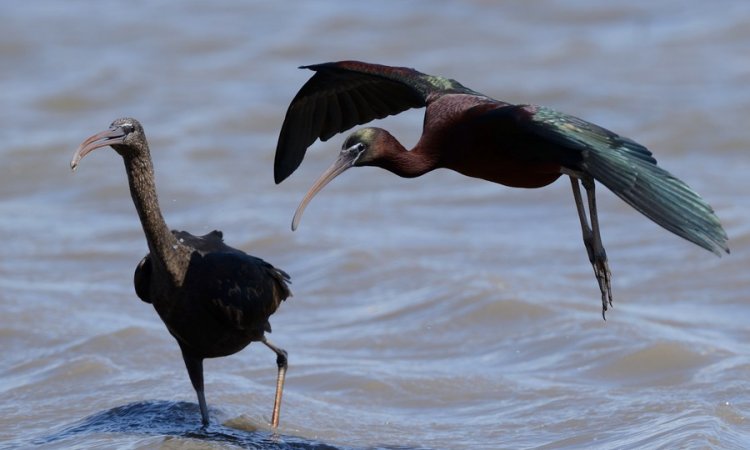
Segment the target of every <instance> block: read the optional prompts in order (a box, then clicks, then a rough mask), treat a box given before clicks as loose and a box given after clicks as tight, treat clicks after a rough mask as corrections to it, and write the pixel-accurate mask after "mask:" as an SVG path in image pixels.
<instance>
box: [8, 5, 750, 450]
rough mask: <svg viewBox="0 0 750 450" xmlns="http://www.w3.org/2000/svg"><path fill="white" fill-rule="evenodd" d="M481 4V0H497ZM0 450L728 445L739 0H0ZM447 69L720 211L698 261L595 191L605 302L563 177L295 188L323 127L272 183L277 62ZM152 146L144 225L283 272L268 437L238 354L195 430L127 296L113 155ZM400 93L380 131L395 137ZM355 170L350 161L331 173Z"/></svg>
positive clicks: (346, 178) (150, 318)
mask: <svg viewBox="0 0 750 450" xmlns="http://www.w3.org/2000/svg"><path fill="white" fill-rule="evenodd" d="M496 3H500V4H496ZM0 17H2V19H0V22H2V26H1V27H0V30H1V31H0V36H1V37H2V39H0V57H1V58H2V61H3V63H2V67H1V68H0V99H1V101H0V123H2V126H0V158H2V161H3V164H2V165H0V233H2V236H3V237H4V239H3V245H2V246H0V308H1V310H2V314H1V315H0V339H1V342H2V348H3V351H2V352H0V392H1V393H2V394H1V395H2V399H3V400H2V402H0V447H8V448H15V447H18V448H27V447H32V448H44V449H56V448H65V449H69V448H87V449H88V448H134V449H135V448H139V449H140V448H164V449H172V448H237V447H245V448H375V447H384V448H451V449H469V448H471V449H478V448H488V449H495V448H509V449H510V448H513V449H515V448H540V449H552V448H555V449H558V448H571V449H572V448H607V449H630V448H639V449H641V448H653V449H656V448H738V449H739V448H748V447H750V423H749V422H750V419H749V418H748V416H749V415H750V395H749V394H748V386H747V380H748V379H750V346H749V345H748V342H750V329H749V328H748V326H747V318H748V317H749V316H748V314H749V313H750V306H749V305H748V297H749V296H750V282H749V281H748V275H747V270H748V269H747V268H748V267H749V266H750V253H749V252H748V250H749V249H750V208H748V202H747V193H748V192H750V178H749V177H748V176H747V173H748V170H750V158H748V156H747V149H748V148H749V147H750V135H748V132H747V124H748V122H749V119H750V114H749V113H748V111H750V109H748V107H747V105H748V104H750V90H748V89H747V86H748V84H749V83H750V62H748V61H750V60H748V58H747V56H748V54H747V48H748V42H750V27H747V24H748V23H750V3H748V2H745V1H740V0H738V1H716V2H711V3H700V2H690V3H685V2H677V1H664V2H659V3H654V2H647V1H640V0H638V1H633V2H629V3H627V4H621V5H615V4H606V5H604V4H603V3H601V2H594V1H576V2H556V1H544V2H533V3H532V2H518V3H508V2H487V1H473V2H461V3H460V4H459V3H455V4H438V3H436V2H431V1H427V0H424V1H409V2H393V3H392V4H384V5H379V6H377V7H374V6H370V5H369V4H366V3H357V2H350V3H345V2H330V1H328V2H325V1H324V2H306V3H298V4H295V5H294V7H292V6H290V5H288V4H286V3H283V2H245V3H242V4H236V3H234V2H226V1H225V2H221V1H219V2H210V3H206V2H197V1H186V2H180V3H178V4H173V3H163V2H138V1H135V2H127V3H123V2H106V1H105V2H96V3H91V2H65V3H60V2H51V1H38V2H33V3H31V2H25V3H24V4H23V5H22V4H21V3H18V2H5V3H2V4H0ZM339 59H360V60H365V61H371V62H380V63H384V64H391V65H405V66H411V67H415V68H417V69H419V70H421V71H423V72H427V73H433V74H439V75H444V76H448V77H451V78H455V79H457V80H459V81H461V82H462V83H463V84H465V85H466V86H469V87H471V88H473V89H475V90H478V91H480V92H483V93H486V94H487V95H490V96H493V97H496V98H500V99H503V100H507V101H511V102H527V103H537V104H544V105H548V106H552V107H554V108H556V109H559V110H563V111H566V112H569V113H572V114H575V115H577V116H580V117H584V118H586V119H589V120H591V121H594V122H596V123H599V124H601V125H604V126H606V127H607V128H610V129H613V130H615V131H617V132H619V133H621V134H624V135H626V136H630V137H632V138H634V139H636V140H638V141H639V142H641V143H643V144H645V145H647V146H648V147H649V148H650V149H652V150H653V151H654V153H655V155H656V157H657V158H658V159H659V161H660V164H661V165H663V166H664V167H665V168H667V169H668V170H670V171H671V172H673V173H674V174H675V175H677V176H679V177H681V178H683V179H685V180H686V181H687V182H688V183H689V184H690V185H691V186H692V187H693V188H695V189H696V190H697V191H698V192H700V193H701V194H702V195H703V196H704V197H705V198H706V199H707V200H708V201H709V202H710V203H711V204H712V205H713V207H714V208H715V209H716V211H717V214H718V215H719V217H720V218H721V219H722V222H723V224H724V226H725V228H726V229H727V232H728V234H729V236H730V242H729V243H730V247H731V249H732V254H731V255H729V256H727V257H723V258H716V257H715V256H713V255H711V254H710V253H708V252H705V251H704V250H702V249H700V248H698V247H696V246H693V245H692V244H689V243H687V242H684V241H682V240H680V239H679V238H676V237H674V236H672V235H670V234H669V233H668V232H666V231H664V230H662V229H660V228H659V227H657V226H655V225H653V224H652V223H650V222H649V221H648V220H647V219H645V218H644V217H642V216H641V215H640V214H638V213H637V212H635V211H633V210H632V209H630V208H629V207H628V206H627V205H625V204H623V203H622V202H621V201H620V200H619V199H617V198H616V197H614V196H613V195H611V194H609V193H608V192H606V191H605V190H604V189H600V190H599V192H600V214H601V223H602V228H603V239H604V242H605V245H606V247H607V250H608V254H609V257H610V265H611V268H612V270H613V274H614V275H613V289H614V295H615V308H614V309H613V310H611V311H610V312H609V313H608V316H607V319H608V320H607V321H606V322H604V321H602V319H601V316H600V303H599V295H598V288H597V287H596V283H595V280H594V278H593V275H592V273H591V267H590V265H589V263H588V261H587V258H586V255H585V250H584V249H583V245H582V243H581V240H580V234H579V233H580V231H579V226H578V219H577V217H576V214H575V208H574V204H573V201H572V198H571V197H572V196H571V195H570V192H569V190H570V188H569V184H568V183H567V182H565V181H558V182H557V183H555V184H553V185H552V186H550V187H547V188H544V189H540V190H530V191H526V190H514V189H510V188H504V187H501V186H496V185H492V184H490V183H486V182H481V181H476V180H472V179H468V178H465V177H462V176H460V175H457V174H455V173H451V172H448V171H437V172H435V173H431V174H428V175H425V176H423V177H421V178H419V179H416V180H403V179H398V178H397V177H394V176H393V175H391V174H389V173H387V172H385V171H382V170H378V169H357V170H356V171H352V172H351V173H347V174H345V175H343V176H342V177H341V178H340V179H338V180H336V182H334V183H332V184H331V185H330V186H329V187H328V188H326V190H325V191H324V192H322V193H321V194H320V195H319V196H318V198H316V199H315V200H314V201H313V202H312V203H311V205H310V206H309V208H308V210H307V212H306V213H305V217H304V219H303V220H302V223H301V226H300V228H299V230H298V231H297V232H294V233H292V232H291V231H290V230H289V224H290V221H291V217H292V214H293V211H294V208H295V207H296V206H297V202H298V201H299V200H300V199H301V198H302V195H303V194H304V192H305V191H306V190H307V188H308V187H309V186H310V185H311V183H312V182H313V180H314V179H315V178H316V177H317V176H318V175H319V174H320V173H321V171H322V170H323V169H324V168H325V167H326V166H327V165H328V164H329V163H330V162H331V161H332V160H333V159H334V158H335V154H336V152H337V150H338V147H339V146H340V145H341V142H342V141H343V138H344V136H337V137H334V138H332V139H331V140H330V141H329V142H327V143H323V144H320V143H318V144H315V145H314V146H313V147H312V148H311V151H310V152H309V154H308V156H307V158H306V160H305V162H304V163H303V165H302V166H301V167H300V169H299V170H298V171H297V172H296V173H295V174H294V175H293V176H292V177H290V178H289V179H288V180H287V181H285V182H284V183H282V184H281V185H278V186H277V185H275V184H274V183H273V177H272V162H273V153H274V149H275V145H276V138H277V136H278V129H279V127H280V125H281V121H282V120H283V116H284V113H285V111H286V107H287V105H288V103H289V101H290V100H291V98H292V97H293V96H294V94H295V93H296V91H297V89H299V87H300V86H301V85H302V84H303V83H304V82H305V80H307V78H308V77H309V76H310V72H307V71H303V70H298V69H296V67H297V66H300V65H303V64H310V63H317V62H324V61H331V60H339ZM121 116H133V117H136V118H138V119H139V120H141V122H142V123H143V124H144V126H145V128H146V132H147V134H148V136H149V139H150V143H151V147H152V152H153V156H154V159H155V166H156V172H157V184H158V189H159V193H160V196H161V197H160V198H161V204H162V209H163V211H164V215H165V217H166V219H167V222H168V223H169V224H170V226H172V227H174V228H178V229H185V230H189V231H191V232H194V233H201V234H202V233H205V232H208V231H210V230H212V229H214V228H220V229H222V230H223V231H224V233H225V238H226V240H227V242H228V243H230V244H231V245H234V246H237V247H239V248H242V249H244V250H246V251H249V252H251V253H253V254H255V255H257V256H260V257H263V258H264V259H266V260H268V261H270V262H272V263H273V264H275V265H277V266H279V267H281V268H283V269H285V270H286V271H287V272H289V273H290V274H291V276H292V278H293V283H294V284H293V286H292V287H293V291H294V297H293V298H291V299H290V300H289V301H288V302H287V303H285V304H284V305H282V307H281V309H280V310H279V311H278V312H277V314H276V315H274V316H273V317H272V320H271V322H272V324H273V328H274V333H273V334H272V335H271V336H270V338H271V340H272V341H273V342H275V343H276V344H277V345H279V346H281V347H283V348H285V349H286V350H287V351H288V352H289V354H290V369H289V373H288V379H287V385H286V390H285V394H284V404H283V407H282V417H281V427H280V429H279V432H278V434H273V433H272V432H271V430H270V428H269V426H268V421H269V418H270V413H271V406H272V403H273V387H274V379H275V374H276V366H275V363H274V360H275V358H274V356H273V354H272V353H270V352H269V351H268V350H266V349H265V348H264V347H263V346H258V345H252V346H250V347H248V348H247V349H246V350H244V351H243V352H241V353H239V354H237V355H234V356H231V357H228V358H223V359H217V360H208V361H207V362H206V367H205V371H206V393H207V399H208V403H209V406H210V410H211V414H212V420H213V424H212V425H211V427H209V429H208V430H201V429H200V427H199V414H198V410H197V406H196V404H195V398H194V393H193V391H192V388H191V386H190V383H189V380H188V377H187V374H186V372H185V369H184V367H183V364H182V361H181V358H180V355H179V351H178V348H177V345H176V344H175V342H174V340H173V339H172V338H171V337H170V336H169V335H168V333H167V332H166V330H165V329H164V326H163V325H162V323H161V322H160V321H159V319H158V317H157V316H156V314H155V313H154V311H153V309H152V308H151V307H150V306H148V305H146V304H144V303H142V302H140V301H138V300H137V298H136V297H135V295H134V292H133V288H132V271H133V269H134V268H135V265H136V264H137V262H138V261H139V260H140V258H141V257H142V256H143V254H145V252H146V244H145V241H144V239H143V237H142V232H141V230H140V226H139V224H138V222H137V218H136V215H135V212H134V210H133V207H132V202H131V200H130V197H129V193H128V189H127V187H126V178H125V174H124V171H123V170H122V163H121V162H120V161H119V157H118V156H117V155H116V154H115V153H114V152H111V151H107V150H100V151H98V152H97V153H96V154H94V155H92V156H89V157H88V158H87V159H86V160H85V161H83V163H82V164H81V166H80V168H79V170H77V172H76V173H75V174H71V173H70V171H69V169H68V162H69V159H70V157H71V156H72V153H73V151H74V149H75V148H76V146H77V145H78V144H79V143H80V142H81V141H82V140H83V139H84V138H85V137H87V136H89V135H91V134H93V133H94V132H97V131H100V130H103V129H105V128H106V127H107V126H108V125H109V123H110V122H111V121H112V120H113V119H115V118H117V117H121ZM421 117H422V116H421V111H413V112H408V113H404V114H402V115H400V116H398V117H396V118H389V119H387V120H384V121H382V123H381V126H385V127H387V128H389V129H390V130H392V132H393V134H394V135H395V136H397V137H399V138H400V139H401V140H402V141H403V142H404V143H405V144H407V146H408V145H411V144H413V143H414V142H416V139H417V138H418V136H419V132H420V126H421ZM355 172H356V174H355Z"/></svg>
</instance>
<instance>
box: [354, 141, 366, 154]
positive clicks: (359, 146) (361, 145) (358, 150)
mask: <svg viewBox="0 0 750 450" xmlns="http://www.w3.org/2000/svg"><path fill="white" fill-rule="evenodd" d="M356 150H357V152H358V153H361V152H363V151H365V144H363V143H361V142H360V143H359V144H357V147H356Z"/></svg>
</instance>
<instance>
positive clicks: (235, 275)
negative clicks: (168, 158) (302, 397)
mask: <svg viewBox="0 0 750 450" xmlns="http://www.w3.org/2000/svg"><path fill="white" fill-rule="evenodd" d="M107 145H109V146H111V147H112V148H113V149H114V150H115V151H116V152H117V153H119V154H120V156H122V158H123V160H124V161H125V170H126V172H127V174H128V181H129V184H130V193H131V196H132V197H133V203H134V204H135V209H136V211H137V212H138V216H139V217H140V220H141V225H142V226H143V231H144V233H145V235H146V241H147V243H148V248H149V252H150V253H149V254H148V255H146V257H144V258H143V260H141V262H140V263H139V264H138V267H137V268H136V270H135V276H134V284H135V291H136V294H137V295H138V297H139V298H140V299H141V300H143V301H144V302H147V303H151V304H152V305H153V306H154V309H156V312H157V313H158V314H159V317H161V319H162V320H163V321H164V324H165V325H166V326H167V329H168V330H169V332H170V333H171V334H172V336H174V338H175V339H176V340H177V343H178V344H179V345H180V349H181V350H182V357H183V359H184V361H185V366H186V367H187V370H188V374H189V376H190V381H191V382H192V384H193V387H194V388H195V391H196V394H197V396H198V403H199V405H200V410H201V418H202V422H203V425H208V423H209V417H208V408H207V406H206V400H205V395H204V391H203V359H205V358H215V357H219V356H227V355H231V354H233V353H236V352H238V351H240V350H242V349H243V348H245V347H246V346H247V345H248V344H250V343H251V342H254V341H258V342H262V343H264V344H265V345H266V346H268V347H269V348H270V349H271V350H273V351H274V352H275V353H276V355H277V359H276V362H277V365H278V370H279V372H278V378H277V385H276V396H275V400H274V409H273V414H272V419H271V424H272V426H274V427H276V426H277V425H278V421H279V411H280V407H281V394H282V391H283V385H284V378H285V374H286V368H287V353H286V351H284V350H282V349H280V348H278V347H276V346H274V345H273V344H271V343H270V342H269V341H268V340H267V339H266V337H265V332H270V331H271V325H270V324H269V323H268V318H269V316H270V315H271V314H273V313H274V312H275V311H276V309H277V308H278V307H279V305H280V304H281V302H282V301H284V300H285V299H286V298H287V297H289V296H290V295H291V292H290V291H289V287H288V286H287V283H288V282H289V276H288V275H287V274H286V273H285V272H283V271H282V270H279V269H277V268H275V267H273V266H272V265H271V264H269V263H267V262H265V261H263V260H262V259H260V258H256V257H254V256H251V255H248V254H246V253H245V252H242V251H240V250H237V249H235V248H232V247H229V246H228V245H226V244H225V243H224V241H223V239H222V233H221V232H220V231H212V232H211V233H208V234H206V235H204V236H193V235H191V234H190V233H187V232H185V231H170V230H169V229H168V228H167V224H166V223H165V222H164V218H163V217H162V214H161V210H160V209H159V202H158V199H157V196H156V186H155V183H154V172H153V166H152V162H151V154H150V151H149V147H148V142H147V141H146V135H145V134H144V132H143V127H142V126H141V124H140V123H138V121H137V120H135V119H130V118H123V119H118V120H115V121H114V122H112V125H111V126H110V128H109V129H108V130H106V131H103V132H101V133H97V134H95V135H93V136H91V137H90V138H88V139H86V140H85V141H84V142H83V143H82V144H81V145H80V146H79V147H78V149H77V150H76V152H75V155H74V156H73V160H72V161H71V163H70V164H71V168H73V169H75V168H76V166H77V165H78V162H79V161H80V160H81V158H83V157H84V156H86V154H88V153H89V152H91V151H92V150H94V149H97V148H99V147H104V146H107Z"/></svg>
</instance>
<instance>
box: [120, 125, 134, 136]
mask: <svg viewBox="0 0 750 450" xmlns="http://www.w3.org/2000/svg"><path fill="white" fill-rule="evenodd" d="M120 129H121V130H122V132H123V133H125V134H130V133H132V132H133V131H135V127H134V126H133V124H132V123H123V124H122V125H120Z"/></svg>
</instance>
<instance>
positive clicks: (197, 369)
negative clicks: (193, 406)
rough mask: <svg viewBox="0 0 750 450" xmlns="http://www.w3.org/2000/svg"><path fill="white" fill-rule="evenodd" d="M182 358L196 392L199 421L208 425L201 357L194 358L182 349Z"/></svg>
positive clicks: (205, 425)
mask: <svg viewBox="0 0 750 450" xmlns="http://www.w3.org/2000/svg"><path fill="white" fill-rule="evenodd" d="M182 359H184V360H185V367H187V371H188V375H189V376H190V382H191V383H193V388H194V389H195V393H196V394H198V406H199V407H200V409H201V421H202V423H203V426H204V427H207V426H208V406H206V396H205V394H204V393H203V358H196V357H194V356H190V355H187V354H185V351H184V350H183V351H182Z"/></svg>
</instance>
